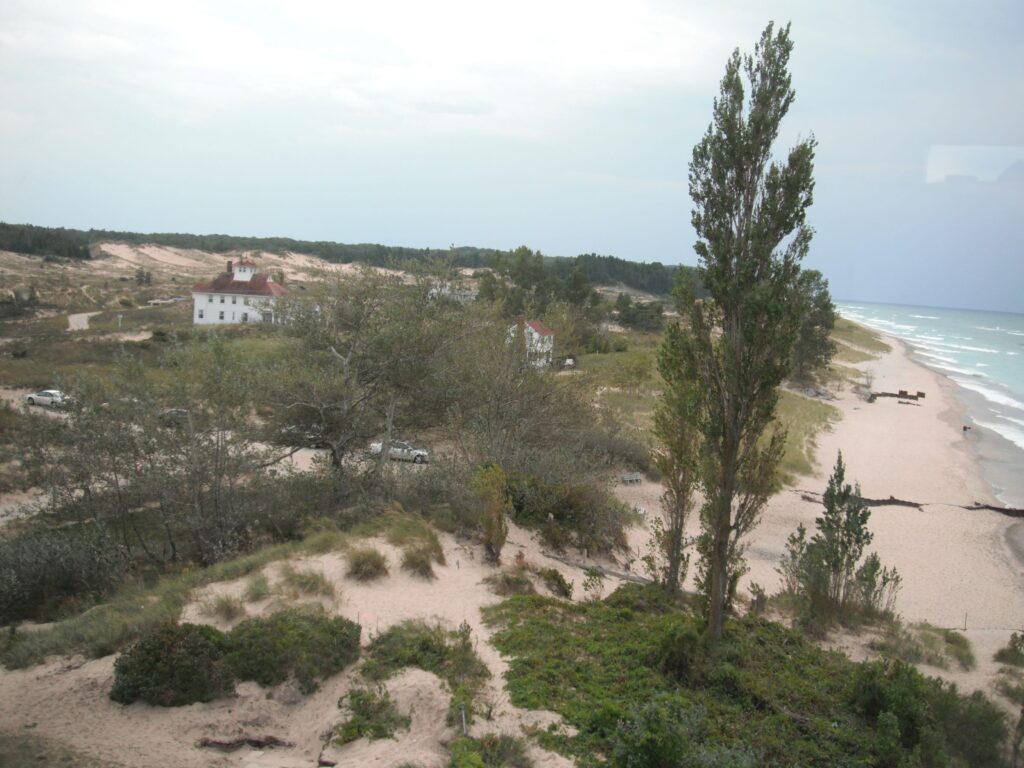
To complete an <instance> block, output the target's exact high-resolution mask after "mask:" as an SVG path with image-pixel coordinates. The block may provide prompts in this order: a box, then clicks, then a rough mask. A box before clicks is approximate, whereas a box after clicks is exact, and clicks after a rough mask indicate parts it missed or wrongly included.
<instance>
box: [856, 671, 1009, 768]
mask: <svg viewBox="0 0 1024 768" xmlns="http://www.w3.org/2000/svg"><path fill="white" fill-rule="evenodd" d="M851 703H852V705H853V707H854V709H855V710H856V711H858V712H859V713H860V714H861V715H862V716H863V717H864V718H865V719H866V720H867V721H868V722H869V723H870V724H873V725H875V726H877V727H879V734H880V737H881V738H883V739H885V738H887V736H886V734H888V733H892V734H894V735H898V740H899V743H900V745H901V746H902V747H903V748H904V749H906V750H910V751H913V752H915V753H917V754H918V755H919V756H920V759H921V761H922V762H923V764H924V765H939V766H942V765H951V764H952V765H965V766H971V767H972V768H988V767H990V768H1001V767H1002V766H1003V765H1004V761H1003V745H1004V744H1005V743H1006V738H1007V734H1008V731H1007V726H1006V717H1005V715H1004V714H1003V713H1002V711H1000V710H999V708H998V707H996V706H995V705H994V704H992V703H991V702H990V701H988V699H986V698H985V697H984V696H983V695H982V694H980V693H978V692H975V693H973V694H971V695H970V696H961V695H959V694H958V693H957V690H956V686H955V685H945V684H944V683H942V682H941V681H940V680H937V679H935V678H925V677H924V676H922V675H921V674H920V673H919V672H918V671H917V670H915V669H914V668H913V667H911V666H910V665H908V664H904V663H903V662H899V661H896V662H889V663H884V664H883V663H867V664H863V665H861V666H860V667H859V668H858V670H857V673H856V675H855V677H854V681H853V687H852V691H851ZM879 747H880V748H879V751H880V752H882V753H884V752H886V751H887V750H888V749H891V745H889V744H888V743H885V744H880V745H879ZM950 758H953V759H954V760H958V761H960V762H952V763H951V762H950Z"/></svg>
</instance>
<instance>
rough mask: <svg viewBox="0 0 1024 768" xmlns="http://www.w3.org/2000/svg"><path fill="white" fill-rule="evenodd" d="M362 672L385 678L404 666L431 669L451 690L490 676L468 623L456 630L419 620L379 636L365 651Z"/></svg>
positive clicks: (376, 677)
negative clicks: (476, 649) (475, 648)
mask: <svg viewBox="0 0 1024 768" xmlns="http://www.w3.org/2000/svg"><path fill="white" fill-rule="evenodd" d="M367 655H368V656H369V658H368V659H367V661H366V664H365V665H364V666H363V675H364V676H366V677H367V678H368V679H370V680H384V679H386V678H388V677H390V676H391V675H393V674H394V673H396V672H398V671H400V670H402V669H405V668H406V667H417V668H419V669H423V670H426V671H427V672H433V673H434V674H435V675H437V676H438V677H440V678H442V679H443V680H445V682H447V683H448V687H449V688H450V689H451V690H453V691H454V690H456V689H457V688H458V687H459V686H460V685H470V686H473V687H476V686H479V685H480V684H481V683H482V682H483V681H484V680H486V679H487V678H488V677H490V676H491V673H490V670H488V669H487V665H485V664H484V663H483V662H482V661H481V660H480V657H479V656H477V655H476V652H475V651H474V650H473V643H472V637H471V633H470V628H469V625H468V624H463V625H462V626H460V627H459V628H458V629H457V630H455V631H450V630H446V629H445V628H444V627H442V626H441V625H439V624H437V625H434V626H430V625H429V624H426V623H424V622H422V621H405V622H402V623H401V624H396V625H395V626H393V627H391V628H390V629H388V630H387V631H386V632H384V633H382V634H381V635H379V636H378V637H377V638H376V639H375V640H374V641H373V643H371V645H370V647H369V649H368V650H367Z"/></svg>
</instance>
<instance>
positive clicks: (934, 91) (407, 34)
mask: <svg viewBox="0 0 1024 768" xmlns="http://www.w3.org/2000/svg"><path fill="white" fill-rule="evenodd" d="M769 20H774V21H775V22H776V23H780V24H781V23H787V22H790V23H791V24H792V30H791V35H792V37H793V40H794V42H795V49H794V52H793V56H792V59H791V62H790V63H791V72H792V77H793V86H794V88H795V90H796V101H795V103H794V105H793V107H792V109H791V110H790V112H789V114H788V115H787V117H786V120H785V122H784V124H783V126H782V131H781V134H780V138H779V145H778V151H779V153H780V154H781V153H784V152H785V151H786V149H787V148H788V147H789V146H791V145H792V144H793V143H794V142H795V141H796V140H798V139H800V138H803V137H807V136H808V135H810V134H813V135H814V136H815V137H816V139H817V141H818V151H817V157H816V167H815V179H816V187H815V203H814V206H813V207H812V208H811V210H810V213H809V223H810V224H811V225H812V226H813V227H814V229H815V231H816V235H815V239H814V241H813V243H812V245H811V250H810V253H809V254H808V256H807V258H806V260H805V262H804V264H805V266H807V267H812V268H815V269H819V270H821V271H822V272H823V273H824V275H825V277H826V278H828V280H829V283H830V286H831V292H832V294H833V296H835V297H836V298H837V299H840V300H854V301H879V302H891V303H905V304H916V305H925V306H949V307H965V308H974V309H991V310H996V311H1016V312H1024V98H1022V96H1024V86H1022V84H1024V4H1021V3H1020V1H1019V0H1007V1H1006V2H1002V1H1000V0H981V1H980V2H976V3H964V2H962V0H958V2H946V0H931V1H930V2H913V1H911V0H905V1H902V2H899V3H893V2H861V3H841V4H840V3H823V2H820V0H804V1H794V2H764V1H762V2H746V3H744V2H725V1H722V2H660V1H657V0H654V1H648V0H631V1H630V2H625V1H623V2H602V0H546V1H545V2H534V1H533V0H517V1H516V2H492V3H486V2H484V3H482V2H479V0H473V1H472V2H470V1H469V0H465V1H464V0H434V1H433V2H431V3H421V2H392V1H389V0H378V1H377V2H373V3H368V2H365V0H363V2H359V3H353V2H347V0H343V1H337V2H309V1H308V0H289V1H288V2H270V1H269V0H246V1H245V2H242V1H241V0H239V1H237V2H236V1H234V0H222V1H221V2H216V3H213V2H194V1H193V0H175V1H174V2H162V1H161V0H151V1H147V2H140V1H138V0H55V1H51V0H0V220H3V221H7V222H17V223H31V224H38V225H44V226H65V227H74V228H83V229H88V228H90V227H94V228H101V229H120V230H129V231H141V232H192V233H214V232H216V233H228V234H236V235H255V236H275V235H280V236H289V237H294V238H299V239H307V240H334V241H338V242H348V243H354V242H376V243H384V244H389V245H406V246H412V247H431V248H446V247H448V245H449V244H456V245H475V246H481V247H492V248H501V249H509V248H515V247H517V246H519V245H528V246H530V247H532V248H534V249H538V250H540V251H542V252H543V253H545V254H549V255H557V256H574V255H577V254H579V253H591V252H596V253H602V254H611V255H615V256H619V257H622V258H625V259H630V260H633V261H661V262H662V263H666V264H679V263H682V264H695V263H696V261H697V258H696V255H695V253H694V251H693V242H694V239H695V234H694V232H693V230H692V228H691V226H690V211H691V202H690V198H689V193H688V186H687V165H688V162H689V158H690V154H691V152H692V149H693V146H694V144H695V143H697V142H698V141H699V140H700V138H701V136H702V135H703V133H704V131H705V130H706V129H707V126H708V123H709V121H710V117H711V108H712V102H713V100H714V97H715V95H716V94H717V92H718V82H719V80H720V78H721V75H722V73H723V71H724V65H725V62H726V60H727V58H728V56H729V54H730V53H731V52H732V50H733V49H735V48H737V47H739V48H740V49H741V50H743V51H750V50H752V48H753V45H754V42H755V41H756V40H757V39H758V37H759V35H760V32H761V30H762V29H763V28H764V26H765V25H766V23H767V22H768V21H769Z"/></svg>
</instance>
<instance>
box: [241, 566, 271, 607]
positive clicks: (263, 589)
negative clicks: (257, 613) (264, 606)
mask: <svg viewBox="0 0 1024 768" xmlns="http://www.w3.org/2000/svg"><path fill="white" fill-rule="evenodd" d="M269 596H270V582H269V581H267V577H266V576H264V575H263V574H262V573H257V574H256V575H255V576H253V577H252V578H251V579H249V583H248V584H246V585H245V601H246V602H247V603H258V602H259V601H260V600H265V599H266V598H268V597H269Z"/></svg>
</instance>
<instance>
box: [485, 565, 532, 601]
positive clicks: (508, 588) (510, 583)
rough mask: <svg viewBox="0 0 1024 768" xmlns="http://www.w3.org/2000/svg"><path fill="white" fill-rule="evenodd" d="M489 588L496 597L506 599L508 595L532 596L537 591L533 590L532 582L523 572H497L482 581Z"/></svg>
mask: <svg viewBox="0 0 1024 768" xmlns="http://www.w3.org/2000/svg"><path fill="white" fill-rule="evenodd" d="M484 581H485V582H487V584H488V585H489V586H490V588H491V591H492V592H494V594H496V595H501V596H502V597H508V596H509V595H533V594H536V592H537V590H535V589H534V588H533V582H532V581H530V577H529V576H527V575H526V574H525V573H524V572H523V571H519V570H516V571H499V572H498V573H495V574H493V575H491V576H488V577H487V578H486V579H484Z"/></svg>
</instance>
